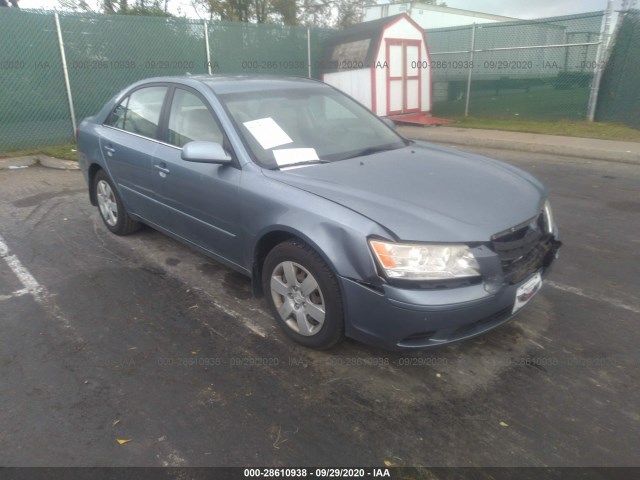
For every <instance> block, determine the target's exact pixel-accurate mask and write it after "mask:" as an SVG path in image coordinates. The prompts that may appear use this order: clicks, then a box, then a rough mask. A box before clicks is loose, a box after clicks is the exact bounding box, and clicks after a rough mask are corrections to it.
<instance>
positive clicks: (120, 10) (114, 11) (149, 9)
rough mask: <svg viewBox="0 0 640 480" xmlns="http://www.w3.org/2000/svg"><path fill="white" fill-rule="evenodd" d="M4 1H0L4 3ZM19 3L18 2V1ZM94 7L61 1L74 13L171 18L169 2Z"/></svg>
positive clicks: (115, 1)
mask: <svg viewBox="0 0 640 480" xmlns="http://www.w3.org/2000/svg"><path fill="white" fill-rule="evenodd" d="M2 1H4V0H0V2H2ZM16 1H17V0H16ZM99 1H100V3H98V4H96V5H95V6H92V5H91V4H89V3H88V2H87V0H59V2H58V3H59V5H60V7H61V8H62V9H64V10H72V11H74V12H93V13H108V14H111V15H145V16H151V17H171V16H172V15H171V14H170V13H169V11H168V4H169V0H146V1H145V0H136V1H135V4H133V5H129V3H128V0H99Z"/></svg>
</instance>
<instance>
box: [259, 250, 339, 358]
mask: <svg viewBox="0 0 640 480" xmlns="http://www.w3.org/2000/svg"><path fill="white" fill-rule="evenodd" d="M262 282H263V287H264V291H265V292H266V293H267V295H266V297H267V302H268V303H269V306H270V307H271V310H272V312H273V314H274V316H275V318H276V320H277V321H278V323H279V324H280V325H281V326H282V328H283V329H284V331H285V333H286V334H287V335H288V336H289V337H291V338H292V339H293V340H295V341H296V342H298V343H300V344H302V345H304V346H306V347H312V348H318V349H327V348H330V347H333V346H334V345H336V344H337V343H339V342H340V341H342V340H343V339H344V312H343V306H342V295H341V293H340V287H339V285H338V281H337V279H336V276H335V275H334V274H333V272H332V271H331V269H330V268H329V266H328V265H327V264H326V262H325V261H324V260H323V259H322V258H321V257H320V255H318V254H317V253H316V252H315V251H314V250H313V249H312V248H311V247H309V246H308V245H306V244H305V243H302V242H301V241H295V240H294V241H288V242H284V243H281V244H280V245H278V246H276V247H275V248H274V249H273V250H271V252H269V254H268V255H267V258H266V259H265V262H264V266H263V269H262Z"/></svg>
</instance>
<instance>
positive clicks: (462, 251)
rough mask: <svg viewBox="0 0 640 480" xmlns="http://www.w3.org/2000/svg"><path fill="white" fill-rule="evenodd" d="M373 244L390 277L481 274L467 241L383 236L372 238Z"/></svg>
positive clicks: (444, 277)
mask: <svg viewBox="0 0 640 480" xmlns="http://www.w3.org/2000/svg"><path fill="white" fill-rule="evenodd" d="M369 245H371V250H373V253H374V255H375V257H376V259H377V260H378V263H379V264H380V266H381V267H382V268H383V269H384V271H385V273H386V274H387V276H388V277H390V278H401V279H406V280H442V279H447V278H463V277H476V276H478V275H480V266H479V265H478V262H477V260H476V259H475V257H474V256H473V254H472V253H471V251H469V247H467V246H466V245H453V244H452V245H427V244H424V245H419V244H408V243H392V242H383V241H380V240H369Z"/></svg>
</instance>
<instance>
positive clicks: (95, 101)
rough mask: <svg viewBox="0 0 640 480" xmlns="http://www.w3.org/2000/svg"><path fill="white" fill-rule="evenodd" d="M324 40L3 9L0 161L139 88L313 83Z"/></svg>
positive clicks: (278, 30)
mask: <svg viewBox="0 0 640 480" xmlns="http://www.w3.org/2000/svg"><path fill="white" fill-rule="evenodd" d="M58 25H59V29H58ZM331 32H332V30H329V29H319V28H318V29H316V28H313V29H307V28H306V27H287V26H280V25H255V24H247V23H231V22H211V23H206V24H205V22H202V21H198V20H190V19H185V18H173V17H169V18H164V17H141V16H126V15H101V14H86V13H62V12H60V13H59V14H58V15H57V20H56V14H54V13H51V12H25V11H20V10H17V9H15V10H14V9H3V12H2V15H0V47H1V48H0V151H9V150H14V149H19V148H30V147H34V146H38V145H46V144H57V143H65V142H70V141H73V137H74V131H73V128H74V126H73V125H74V123H73V122H74V118H75V119H77V121H78V122H79V121H80V120H81V119H82V118H84V117H87V116H90V115H93V114H95V113H96V112H98V110H99V109H100V108H101V107H102V106H103V105H104V103H105V102H106V101H107V100H108V99H109V98H111V97H112V96H113V95H114V94H116V93H117V92H118V91H119V90H121V89H122V88H124V87H126V86H127V85H129V84H131V83H133V82H135V81H137V80H140V79H143V78H148V77H155V76H165V75H185V74H205V73H209V72H210V73H214V74H215V73H221V74H260V75H263V74H275V75H291V76H304V77H307V76H311V77H314V78H318V77H319V74H320V71H319V69H318V66H319V65H320V62H321V59H322V51H323V44H324V40H325V39H326V38H327V37H328V36H329V35H330V34H331ZM62 52H64V56H65V60H66V67H67V73H68V76H65V69H64V64H63V57H62ZM67 82H68V83H67ZM67 85H68V88H67ZM68 92H70V95H69V94H68Z"/></svg>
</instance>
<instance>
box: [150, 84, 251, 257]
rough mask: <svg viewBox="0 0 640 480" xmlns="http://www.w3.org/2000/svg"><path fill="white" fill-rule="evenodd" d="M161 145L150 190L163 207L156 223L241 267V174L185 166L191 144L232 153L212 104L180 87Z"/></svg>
mask: <svg viewBox="0 0 640 480" xmlns="http://www.w3.org/2000/svg"><path fill="white" fill-rule="evenodd" d="M166 112H167V118H166V120H165V123H166V128H163V130H164V132H163V134H162V140H163V143H162V144H160V145H159V146H158V148H157V149H156V150H155V152H154V158H153V162H152V170H153V174H152V178H153V180H152V185H153V190H154V194H155V197H156V199H157V201H158V202H159V203H160V205H161V212H160V213H159V215H158V217H157V221H156V223H157V224H158V225H159V226H161V227H163V228H165V229H166V230H169V231H170V232H171V233H173V234H175V235H178V236H179V237H181V238H183V239H186V240H188V241H189V242H191V243H194V244H195V245H197V246H199V247H201V248H204V249H206V250H208V251H210V252H212V253H215V254H216V255H219V256H221V257H223V258H225V259H227V260H229V261H231V262H233V263H236V264H237V263H239V262H240V256H241V249H240V245H239V242H238V238H237V236H238V233H239V227H238V225H239V223H238V220H239V217H240V213H239V210H238V202H237V194H238V185H239V183H240V176H241V173H242V171H241V170H240V168H239V167H237V166H236V165H215V164H211V163H195V162H186V161H184V160H182V158H181V157H180V155H181V153H182V147H183V146H184V145H185V144H186V143H188V142H190V141H195V140H199V141H211V142H217V143H220V144H222V145H223V146H226V147H227V150H229V149H230V147H229V146H228V144H227V142H226V141H225V136H224V134H223V131H222V128H221V127H220V125H219V123H218V121H217V119H216V116H215V115H214V112H213V110H212V109H211V108H210V107H209V105H208V102H207V101H206V100H205V99H204V98H203V97H202V96H201V95H200V94H199V93H198V92H196V91H195V90H191V89H189V88H187V87H176V88H175V89H174V90H173V92H172V94H170V104H169V105H168V106H167V108H166Z"/></svg>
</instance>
